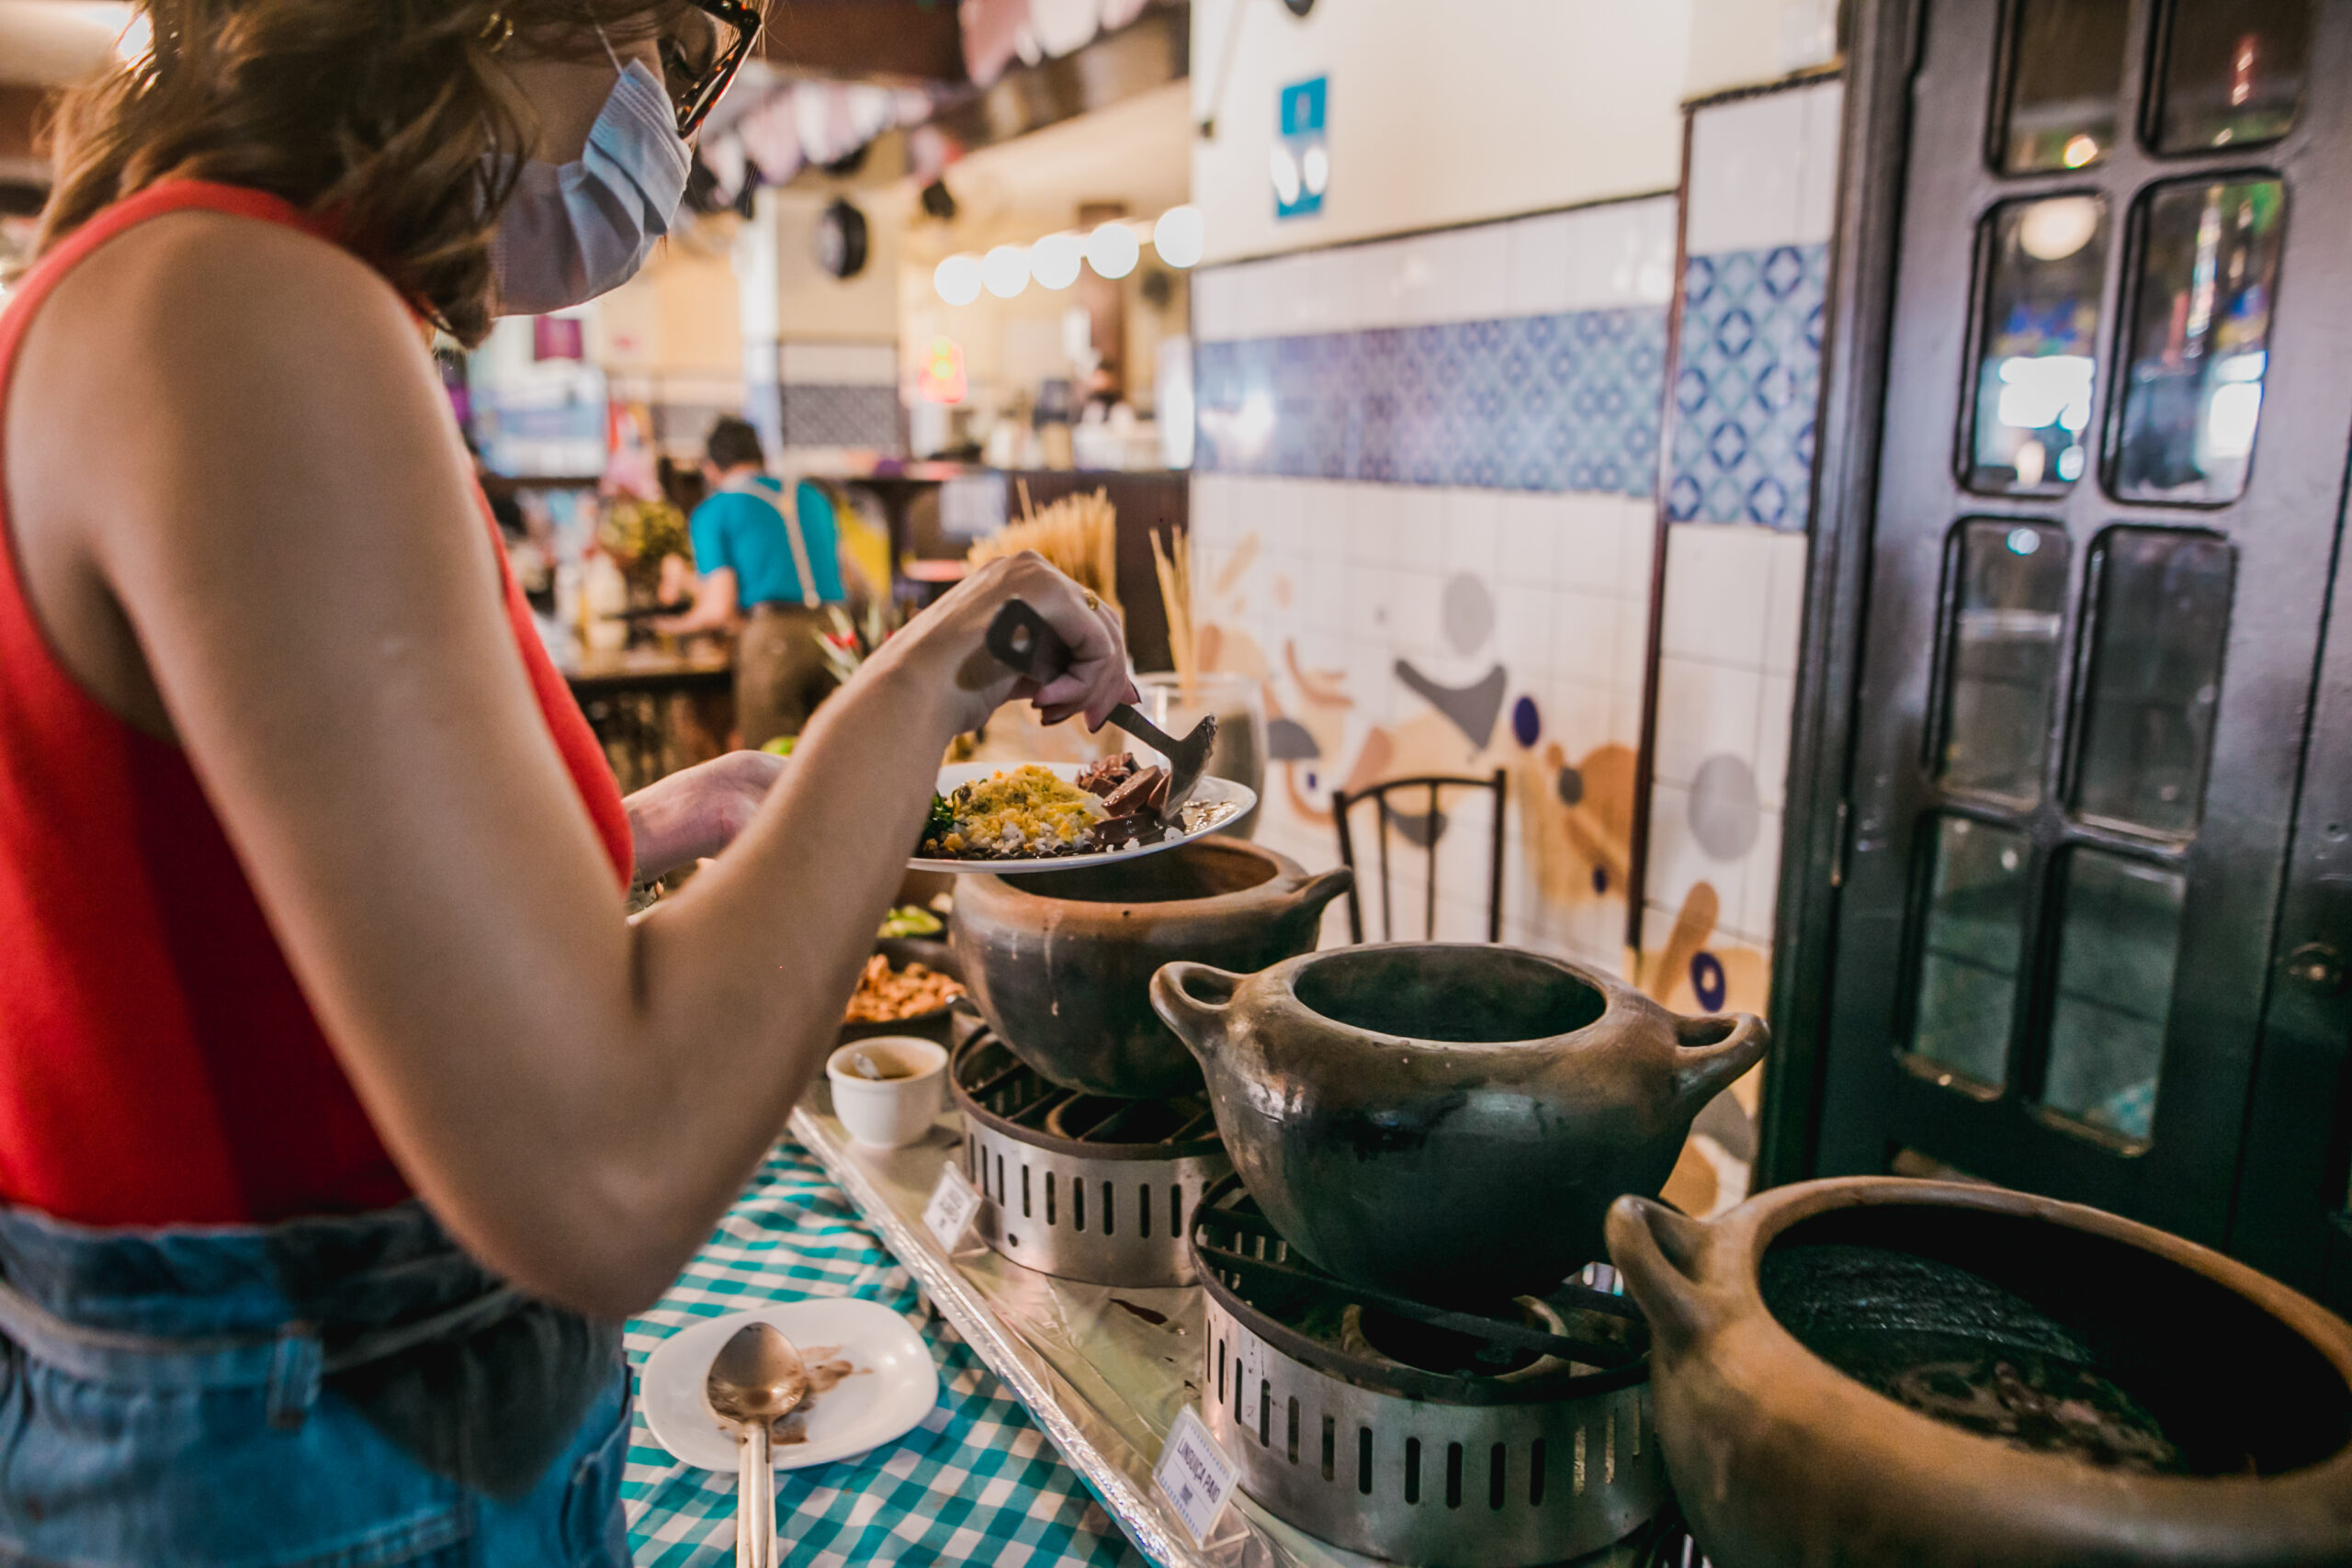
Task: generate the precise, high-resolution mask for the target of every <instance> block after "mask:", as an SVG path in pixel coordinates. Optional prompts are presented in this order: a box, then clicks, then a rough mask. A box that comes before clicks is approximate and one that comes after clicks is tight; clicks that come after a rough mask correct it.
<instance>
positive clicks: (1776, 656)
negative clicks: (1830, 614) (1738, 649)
mask: <svg viewBox="0 0 2352 1568" xmlns="http://www.w3.org/2000/svg"><path fill="white" fill-rule="evenodd" d="M1811 548H1812V541H1811V540H1809V539H1808V538H1806V536H1804V535H1803V534H1777V535H1775V536H1773V538H1772V541H1771V544H1770V547H1769V548H1768V549H1767V551H1766V553H1767V554H1768V555H1770V557H1771V576H1770V585H1769V586H1768V587H1767V588H1766V590H1765V597H1764V668H1765V669H1767V670H1769V671H1772V672H1773V673H1774V674H1778V675H1790V674H1794V673H1795V672H1796V667H1797V637H1798V634H1799V631H1800V629H1801V628H1802V626H1803V622H1804V573H1805V562H1806V559H1807V558H1808V554H1809V552H1810V550H1811Z"/></svg>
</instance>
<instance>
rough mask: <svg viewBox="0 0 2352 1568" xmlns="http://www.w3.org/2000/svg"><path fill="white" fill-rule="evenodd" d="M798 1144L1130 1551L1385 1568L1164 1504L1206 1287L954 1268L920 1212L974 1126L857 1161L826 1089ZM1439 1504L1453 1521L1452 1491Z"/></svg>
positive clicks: (975, 1261)
mask: <svg viewBox="0 0 2352 1568" xmlns="http://www.w3.org/2000/svg"><path fill="white" fill-rule="evenodd" d="M791 1131H792V1135H793V1136H794V1137H795V1138H797V1140H798V1141H799V1142H800V1144H801V1145H803V1146H805V1147H806V1148H807V1149H808V1150H809V1153H810V1154H811V1155H813V1156H815V1157H816V1158H817V1160H818V1162H819V1163H820V1164H821V1165H823V1166H824V1168H825V1169H826V1171H827V1173H828V1174H829V1175H831V1178H832V1179H833V1180H834V1181H835V1182H836V1183H838V1184H839V1185H840V1187H841V1189H842V1192H843V1194H844V1195H845V1196H846V1197H847V1198H848V1200H849V1201H850V1202H851V1203H852V1204H853V1205H854V1206H855V1207H856V1209H857V1210H858V1212H859V1213H860V1214H861V1215H862V1216H863V1217H864V1218H865V1221H866V1223H867V1224H871V1225H872V1226H873V1227H874V1229H875V1230H876V1233H877V1234H878V1235H880V1236H881V1238H882V1241H883V1244H884V1245H885V1246H887V1247H888V1248H889V1249H890V1251H891V1252H892V1253H893V1254H894V1255H895V1256H896V1257H897V1258H898V1259H899V1262H900V1263H901V1264H903V1265H904V1266H905V1267H906V1269H907V1270H908V1272H909V1273H910V1274H911V1275H913V1276H914V1279H915V1281H916V1284H917V1286H918V1287H919V1289H920V1290H921V1292H922V1295H923V1298H924V1300H925V1301H926V1302H927V1303H929V1304H930V1305H931V1306H932V1308H933V1310H935V1311H936V1312H937V1313H938V1314H939V1315H940V1317H941V1318H943V1319H944V1321H945V1322H946V1323H947V1324H948V1325H949V1326H951V1327H952V1328H954V1329H955V1331H956V1334H957V1335H958V1336H959V1337H962V1338H963V1339H964V1340H965V1342H966V1343H967V1344H969V1345H970V1346H971V1347H972V1348H973V1350H974V1351H976V1352H977V1353H978V1356H979V1358H980V1359H981V1360H982V1361H984V1362H986V1363H987V1365H988V1367H989V1370H990V1371H993V1372H994V1373H995V1374H996V1375H997V1376H998V1377H999V1378H1001V1380H1002V1381H1003V1382H1004V1384H1005V1386H1006V1387H1007V1388H1008V1389H1010V1390H1011V1391H1012V1394H1013V1396H1014V1397H1015V1398H1017V1399H1019V1400H1020V1401H1021V1403H1022V1404H1023V1405H1025V1406H1026V1407H1027V1408H1028V1410H1029V1412H1030V1414H1031V1416H1033V1417H1034V1418H1035V1421H1036V1423H1037V1427H1038V1428H1039V1430H1040V1431H1042V1432H1043V1433H1044V1434H1045V1436H1046V1438H1047V1440H1049V1441H1050V1442H1051V1443H1052V1444H1053V1445H1054V1447H1055V1448H1056V1449H1057V1450H1059V1451H1060V1452H1061V1454H1062V1457H1063V1458H1064V1459H1065V1460H1067V1461H1069V1464H1070V1466H1071V1468H1072V1469H1074V1470H1076V1471H1077V1472H1079V1473H1080V1475H1081V1476H1083V1477H1084V1478H1085V1480H1086V1483H1087V1484H1088V1485H1089V1486H1090V1487H1091V1489H1092V1490H1093V1492H1094V1495H1096V1496H1097V1497H1099V1498H1101V1499H1102V1501H1103V1506H1104V1508H1105V1509H1106V1510H1108V1512H1109V1513H1110V1515H1111V1516H1112V1517H1113V1519H1114V1520H1115V1521H1116V1523H1117V1525H1118V1527H1119V1528H1120V1529H1122V1530H1124V1531H1125V1532H1126V1535H1127V1538H1128V1540H1132V1541H1134V1542H1135V1544H1136V1547H1137V1548H1138V1549H1139V1550H1140V1551H1142V1552H1143V1553H1144V1555H1145V1556H1147V1557H1148V1558H1149V1559H1150V1560H1151V1561H1152V1562H1155V1563H1157V1564H1159V1565H1160V1568H1379V1562H1378V1560H1377V1559H1374V1558H1372V1557H1368V1556H1363V1555H1360V1554H1358V1553H1356V1552H1353V1551H1346V1550H1344V1549H1342V1548H1340V1547H1336V1546H1333V1545H1331V1544H1330V1543H1329V1542H1328V1541H1325V1540H1317V1539H1316V1538H1315V1537H1313V1536H1310V1535H1308V1534H1306V1533H1305V1532H1304V1531H1302V1530H1300V1529H1297V1528H1295V1527H1294V1526H1292V1525H1290V1524H1288V1523H1286V1522H1284V1521H1283V1519H1281V1518H1279V1517H1275V1516H1274V1515H1272V1514H1270V1513H1268V1512H1267V1511H1266V1510H1265V1509H1264V1508H1263V1507H1261V1506H1259V1505H1258V1504H1257V1503H1256V1502H1254V1501H1252V1500H1251V1499H1250V1497H1249V1496H1248V1495H1246V1494H1245V1493H1238V1494H1237V1495H1235V1497H1234V1500H1233V1505H1232V1506H1231V1507H1229V1508H1228V1509H1227V1512H1226V1515H1225V1517H1224V1519H1223V1520H1222V1521H1221V1522H1220V1524H1219V1525H1218V1526H1217V1529H1216V1531H1215V1532H1214V1533H1213V1534H1212V1535H1211V1536H1210V1538H1209V1540H1207V1541H1206V1542H1205V1543H1204V1544H1201V1545H1197V1546H1196V1545H1195V1544H1194V1543H1193V1539H1192V1537H1191V1536H1190V1535H1188V1534H1187V1533H1186V1532H1185V1530H1184V1528H1183V1526H1182V1524H1181V1523H1179V1522H1178V1520H1177V1517H1176V1515H1175V1513H1174V1511H1173V1510H1172V1509H1170V1507H1169V1506H1167V1504H1166V1502H1165V1500H1164V1499H1162V1498H1161V1496H1160V1495H1159V1490H1158V1488H1157V1487H1156V1486H1155V1484H1154V1483H1153V1481H1152V1478H1151V1472H1152V1469H1153V1466H1154V1465H1155V1464H1156V1463H1157V1462H1158V1460H1159V1450H1160V1447H1161V1445H1162V1443H1163V1442H1164V1441H1165V1440H1166V1438H1167V1435H1168V1430H1169V1427H1170V1425H1171V1424H1172V1423H1173V1422H1174V1420H1175V1417H1176V1413H1177V1411H1178V1410H1180V1409H1181V1408H1182V1407H1183V1406H1184V1405H1186V1404H1191V1405H1193V1407H1194V1408H1195V1410H1196V1411H1199V1412H1200V1413H1201V1414H1202V1416H1203V1418H1204V1420H1205V1419H1207V1418H1208V1414H1209V1413H1208V1411H1207V1408H1206V1407H1207V1405H1208V1404H1209V1403H1210V1401H1209V1399H1208V1398H1207V1397H1206V1396H1205V1395H1204V1393H1203V1383H1202V1380H1203V1378H1204V1376H1209V1375H1212V1373H1213V1369H1211V1368H1210V1367H1209V1366H1208V1364H1207V1362H1208V1352H1207V1346H1208V1343H1209V1335H1208V1331H1207V1315H1206V1305H1205V1302H1204V1291H1203V1289H1202V1288H1201V1287H1199V1286H1197V1285H1195V1286H1186V1287H1176V1288H1151V1287H1140V1286H1104V1285H1094V1284H1088V1283H1085V1282H1083V1281H1079V1280H1066V1279H1056V1278H1053V1277H1051V1276H1049V1275H1046V1274H1042V1273H1039V1272H1037V1271H1035V1270H1034V1269H1025V1268H1023V1267H1022V1266H1021V1265H1020V1264H1017V1263H1014V1262H1012V1261H1011V1260H1009V1259H1007V1258H1004V1257H1002V1256H1001V1255H1000V1254H998V1253H997V1252H995V1251H993V1250H991V1249H990V1248H989V1247H987V1246H986V1245H984V1244H983V1243H981V1242H979V1241H978V1240H977V1239H969V1238H967V1241H966V1242H965V1244H964V1245H963V1246H961V1247H958V1248H957V1249H956V1251H955V1253H954V1254H953V1255H952V1256H951V1255H950V1253H949V1252H948V1251H947V1250H946V1249H945V1248H944V1247H941V1246H940V1245H939V1243H938V1242H937V1241H936V1240H934V1239H933V1236H932V1235H931V1233H930V1232H929V1231H928V1230H926V1229H925V1228H924V1226H923V1224H922V1211H923V1206H924V1204H925V1202H926V1201H928V1200H929V1198H930V1196H931V1191H932V1189H933V1187H934V1186H935V1185H936V1184H937V1183H938V1181H939V1179H940V1173H941V1171H942V1170H943V1169H944V1168H947V1167H948V1166H949V1165H950V1164H954V1165H956V1166H959V1167H960V1166H962V1165H963V1163H964V1162H965V1160H966V1159H967V1157H968V1147H969V1145H968V1140H967V1129H966V1125H965V1122H964V1119H963V1118H962V1117H961V1116H960V1115H959V1114H957V1113H956V1112H953V1111H950V1112H948V1113H947V1114H946V1115H944V1116H943V1117H942V1118H941V1119H940V1121H939V1123H938V1125H937V1126H935V1127H934V1128H933V1132H932V1134H931V1136H930V1137H929V1139H927V1140H926V1141H925V1142H923V1143H921V1144H918V1145H915V1146H913V1147H911V1148H906V1149H896V1150H888V1151H880V1150H870V1149H862V1148H856V1147H854V1146H853V1145H851V1143H850V1140H849V1135H848V1133H847V1131H846V1130H845V1129H844V1128H843V1127H842V1124H841V1122H840V1121H839V1120H837V1119H836V1118H835V1117H834V1115H833V1114H832V1101H831V1091H830V1089H829V1087H828V1086H827V1085H826V1084H825V1083H824V1081H823V1080H822V1079H820V1080H819V1081H818V1083H817V1084H816V1085H815V1086H814V1087H813V1089H811V1091H810V1094H809V1099H808V1100H805V1101H804V1102H803V1103H802V1104H801V1106H800V1107H799V1109H797V1111H794V1112H793V1115H792V1124H791ZM1007 1169H1008V1173H1009V1172H1010V1169H1011V1168H1010V1166H1008V1168H1007ZM1158 1228H1159V1227H1157V1226H1155V1227H1154V1229H1155V1231H1157V1230H1158ZM1155 1319H1156V1320H1157V1321H1154V1320H1155ZM1645 1446H1646V1438H1645ZM1233 1457H1234V1458H1235V1459H1236V1460H1239V1459H1241V1458H1242V1457H1243V1456H1242V1455H1241V1454H1239V1453H1236V1454H1234V1456H1233ZM1436 1501H1437V1503H1438V1506H1440V1507H1442V1504H1443V1497H1442V1491H1441V1493H1440V1494H1439V1495H1438V1496H1437V1498H1436ZM1480 1506H1484V1503H1483V1500H1481V1503H1480ZM1463 1511H1464V1512H1465V1513H1466V1512H1467V1511H1468V1510H1467V1506H1466V1505H1465V1507H1464V1510H1463ZM1635 1560H1636V1554H1635V1552H1634V1551H1633V1550H1631V1549H1630V1548H1628V1547H1624V1546H1618V1547H1612V1548H1610V1549H1609V1550H1607V1551H1602V1552H1600V1553H1596V1554H1595V1555H1593V1556H1591V1557H1589V1558H1584V1559H1579V1560H1577V1568H1631V1565H1632V1564H1633V1563H1634V1562H1635ZM1694 1561H1695V1559H1694Z"/></svg>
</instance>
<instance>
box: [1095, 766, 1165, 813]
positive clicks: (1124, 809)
mask: <svg viewBox="0 0 2352 1568" xmlns="http://www.w3.org/2000/svg"><path fill="white" fill-rule="evenodd" d="M1167 784H1168V770H1167V769H1166V768H1163V767H1160V766H1159V764H1157V763H1154V764H1153V765H1152V766H1150V767H1148V768H1142V769H1138V770H1137V771H1136V773H1133V774H1132V775H1130V776H1129V777H1128V778H1126V779H1125V780H1124V781H1123V782H1122V783H1121V784H1120V785H1119V787H1118V788H1116V789H1114V790H1113V791H1112V792H1111V793H1110V794H1108V795H1104V796H1103V810H1104V811H1106V812H1108V813H1110V814H1111V815H1112V816H1114V817H1125V816H1126V815H1127V814H1128V813H1130V812H1134V811H1141V810H1143V809H1145V807H1146V806H1147V803H1148V802H1149V800H1150V799H1151V792H1152V790H1153V789H1154V788H1155V787H1158V788H1160V789H1162V790H1164V789H1166V787H1167Z"/></svg>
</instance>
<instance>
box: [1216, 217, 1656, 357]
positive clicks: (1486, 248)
mask: <svg viewBox="0 0 2352 1568" xmlns="http://www.w3.org/2000/svg"><path fill="white" fill-rule="evenodd" d="M1674 224H1675V203H1674V200H1673V198H1672V197H1644V198H1642V199H1640V200H1636V201H1623V202H1611V203H1607V204H1605V205H1602V206H1599V207H1590V208H1580V209H1575V210H1572V211H1566V212H1547V213H1541V214H1538V215H1536V216H1534V217H1531V218H1515V219H1510V220H1505V221H1502V222H1498V223H1482V224H1478V225H1476V226H1474V227H1471V228H1466V229H1450V230H1443V231H1438V232H1435V233H1430V234H1413V235H1408V236H1405V237H1404V238H1401V239H1396V240H1382V241H1377V242H1375V243H1371V244H1363V245H1346V246H1340V247H1338V248H1335V249H1331V250H1321V251H1301V252H1297V253H1294V254H1289V255H1283V256H1275V257H1272V258H1269V259H1267V260H1263V261H1252V262H1242V263H1239V264H1237V265H1230V266H1219V267H1208V268H1205V269H1204V270H1203V271H1201V272H1199V273H1197V274H1195V275H1194V276H1193V336H1194V337H1195V338H1197V339H1198V340H1199V341H1200V342H1203V343H1220V342H1226V341H1228V340H1232V339H1238V338H1253V337H1277V336H1284V335H1291V334H1300V333H1333V332H1356V331H1362V330H1364V329H1367V328H1373V327H1408V326H1420V325H1424V324H1427V323H1430V322H1435V321H1487V320H1492V319H1495V318H1498V317H1504V316H1525V315H1537V314H1554V313H1557V312H1560V311H1566V310H1610V309H1614V308H1617V307H1623V306H1635V305H1649V306H1657V305H1663V304H1665V303H1667V301H1668V299H1671V298H1672V295H1673V291H1674Z"/></svg>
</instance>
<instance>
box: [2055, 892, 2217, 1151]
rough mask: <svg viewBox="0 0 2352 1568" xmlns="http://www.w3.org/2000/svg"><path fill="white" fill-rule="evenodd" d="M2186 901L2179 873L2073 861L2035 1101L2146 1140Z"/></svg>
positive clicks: (2134, 1137) (2115, 1131)
mask: <svg viewBox="0 0 2352 1568" xmlns="http://www.w3.org/2000/svg"><path fill="white" fill-rule="evenodd" d="M2187 902H2188V881H2187V879H2186V878H2184V877H2183V876H2182V875H2181V874H2179V873H2178V872H2176V871H2169V870H2166V869H2165V868H2164V867H2162V866H2155V865H2145V864H2142V863H2139V862H2137V861H2131V860H2126V859H2125V858H2123V857H2122V856H2120V855H2115V854H2109V853H2108V852H2106V851H2104V850H2076V851H2075V852H2074V854H2073V855H2072V856H2071V857H2070V863H2069V864H2068V867H2067V875H2066V911H2065V916H2064V922H2063V926H2062V929H2061V931H2060V934H2059V939H2058V940H2059V950H2058V996H2057V1001H2056V1005H2055V1006H2054V1007H2053V1008H2052V1012H2051V1018H2050V1068H2049V1073H2048V1076H2047V1077H2046V1078H2045V1079H2044V1081H2043V1085H2042V1092H2041V1100H2042V1103H2043V1104H2044V1105H2047V1106H2048V1107H2049V1108H2050V1109H2051V1110H2052V1111H2058V1112H2060V1113H2061V1114H2063V1115H2065V1116H2068V1117H2071V1118H2073V1119H2074V1120H2075V1121H2078V1122H2085V1123H2086V1124H2088V1125H2090V1126H2094V1127H2099V1128H2103V1129H2105V1130H2106V1131H2108V1132H2110V1133H2115V1134H2120V1135H2122V1136H2123V1137H2126V1138H2131V1139H2134V1140H2143V1141H2144V1140H2145V1139H2146V1138H2147V1137H2148V1135H2149V1131H2150V1129H2151V1128H2152V1127H2153V1126H2154V1120H2155V1111H2156V1078H2157V1074H2158V1072H2159V1070H2160V1069H2161V1067H2162V1066H2163V1063H2164V1051H2165V1024H2166V1023H2168V1022H2169V1021H2171V1017H2172V982H2173V969H2174V965H2175V964H2176V962H2177V959H2178V958H2179V955H2180V916H2181V908H2182V906H2183V905H2185V904H2186V903H2187Z"/></svg>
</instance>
